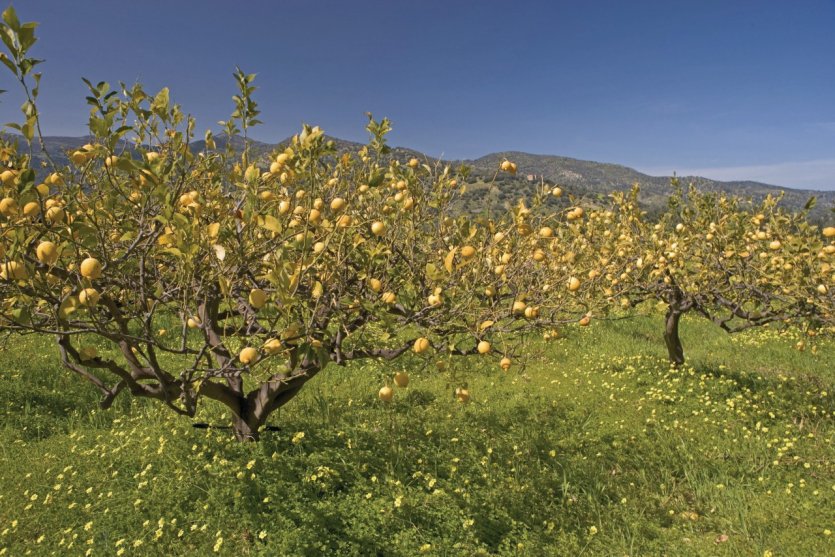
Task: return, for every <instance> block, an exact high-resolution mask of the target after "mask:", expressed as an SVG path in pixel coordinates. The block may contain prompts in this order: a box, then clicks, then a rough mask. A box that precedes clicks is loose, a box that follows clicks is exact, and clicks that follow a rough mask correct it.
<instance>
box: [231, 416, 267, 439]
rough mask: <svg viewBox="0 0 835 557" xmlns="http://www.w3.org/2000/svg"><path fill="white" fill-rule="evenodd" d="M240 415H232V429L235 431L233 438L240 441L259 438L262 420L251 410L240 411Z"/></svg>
mask: <svg viewBox="0 0 835 557" xmlns="http://www.w3.org/2000/svg"><path fill="white" fill-rule="evenodd" d="M242 414H244V415H243V416H241V415H237V414H235V415H233V416H232V431H233V432H234V433H235V439H237V440H238V441H241V442H246V441H249V442H252V441H258V440H259V439H260V438H261V431H260V429H261V426H262V425H263V422H261V421H260V420H258V419H257V418H256V417H255V416H254V415H253V414H252V412H242Z"/></svg>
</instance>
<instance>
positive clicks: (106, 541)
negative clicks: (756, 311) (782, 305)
mask: <svg viewBox="0 0 835 557" xmlns="http://www.w3.org/2000/svg"><path fill="white" fill-rule="evenodd" d="M660 328H661V321H660V318H646V317H641V318H636V319H632V320H622V321H612V322H597V323H595V324H594V325H593V326H592V327H589V328H588V329H583V330H578V329H572V330H570V331H567V336H566V338H562V339H560V340H558V341H556V342H552V343H549V344H548V345H547V347H546V345H544V344H543V347H544V348H545V352H544V354H543V355H542V356H541V357H540V356H537V357H536V358H532V361H531V362H530V363H529V365H528V366H527V367H526V369H524V370H517V371H516V372H511V373H507V374H505V373H502V372H501V371H499V370H498V365H497V363H496V361H493V360H487V359H484V358H481V359H479V358H475V359H469V360H465V361H462V362H461V364H460V365H459V366H458V368H459V369H457V370H456V373H457V374H459V375H460V376H461V377H462V378H465V379H466V381H467V382H468V383H469V389H470V392H471V394H472V397H473V400H472V402H471V403H470V404H468V405H462V404H458V403H456V402H455V401H454V400H453V397H452V390H453V388H454V386H455V383H454V382H453V381H451V380H450V377H449V376H448V375H439V374H437V373H435V372H433V371H432V370H433V369H434V367H433V366H427V365H425V364H426V363H427V362H426V361H424V360H420V359H418V358H417V357H412V358H410V359H409V360H408V361H403V362H397V363H396V364H395V365H396V367H388V368H386V367H385V366H383V365H379V364H377V363H368V364H364V365H361V366H360V365H355V366H352V367H349V368H345V369H341V368H336V367H334V368H330V369H328V370H327V372H325V373H323V374H322V375H320V376H319V377H317V378H316V379H315V380H314V381H312V382H311V384H310V385H309V386H308V387H307V388H306V389H305V391H304V392H303V393H302V395H300V397H299V398H298V399H296V400H294V401H293V402H292V403H291V404H290V405H288V406H287V407H286V408H285V409H283V410H282V411H281V413H280V414H278V415H276V416H275V418H274V419H273V420H272V425H275V426H278V427H280V428H281V429H280V431H277V432H266V433H264V439H263V441H262V442H261V443H259V444H238V443H235V442H233V441H232V440H231V439H230V436H229V433H228V432H227V431H223V430H208V431H205V430H194V429H192V427H191V421H190V420H188V419H186V418H181V417H177V416H174V415H172V414H170V412H168V411H167V410H165V409H164V408H162V407H161V406H160V405H157V404H154V403H151V402H148V401H141V400H139V401H132V400H130V399H128V398H124V399H120V400H119V401H117V403H116V404H115V405H114V407H113V408H112V409H110V410H108V411H101V410H98V409H96V396H95V392H94V391H93V390H91V389H90V388H88V387H87V386H86V385H84V384H82V383H81V382H79V381H78V380H77V379H76V378H75V377H74V376H72V375H71V374H70V372H68V371H64V370H63V369H61V368H60V367H59V365H58V364H57V352H56V350H55V349H54V348H53V347H51V346H50V345H49V344H48V343H46V342H45V341H42V340H38V339H35V338H33V337H25V338H21V339H17V340H14V341H12V342H11V343H9V344H8V345H7V346H5V348H4V349H3V351H2V352H0V358H2V359H0V362H2V369H0V470H2V473H0V554H2V555H11V556H17V555H27V554H31V555H84V554H85V553H86V552H88V550H89V551H90V554H96V555H113V554H124V555H165V556H169V555H205V554H213V552H214V551H217V553H218V554H222V555H324V554H328V555H336V554H346V555H355V554H357V555H368V554H371V555H374V554H379V555H414V554H420V553H421V552H425V554H428V555H466V556H470V555H482V554H483V555H487V554H499V555H618V556H620V555H688V556H689V555H757V556H763V555H767V554H769V553H768V552H771V554H772V555H775V556H778V555H826V554H835V536H833V535H830V534H828V532H829V531H835V448H834V447H835V427H833V418H835V402H833V400H835V366H833V362H835V345H833V343H832V342H831V341H818V342H817V343H816V344H817V346H816V350H817V353H816V354H813V353H812V352H811V350H810V349H807V350H806V351H804V352H799V351H797V350H796V349H794V345H795V343H796V341H797V340H798V338H799V333H797V332H783V333H781V332H778V331H776V330H773V329H762V330H759V331H754V332H750V333H746V334H745V335H743V336H736V337H730V336H727V335H725V334H724V333H722V332H720V331H718V329H716V328H715V327H713V326H712V325H710V324H709V323H707V322H703V321H700V320H685V321H684V323H683V340H684V343H685V349H686V350H687V355H688V358H689V364H688V366H687V367H685V368H684V369H681V370H671V369H670V368H669V366H668V365H667V364H666V362H665V360H664V353H663V343H661V342H660V332H661V329H660ZM403 366H408V367H409V369H410V370H411V375H412V383H411V385H410V387H409V388H408V389H406V390H398V392H397V393H396V396H395V401H394V402H393V403H392V404H390V405H384V404H382V403H380V402H379V401H378V400H377V399H376V391H377V389H378V388H379V386H380V385H381V384H382V381H383V376H384V375H385V374H390V373H393V371H395V370H397V369H402V367H403ZM458 380H461V379H456V381H458ZM200 419H201V420H208V421H210V422H212V423H222V422H223V419H224V418H223V416H222V414H221V413H220V412H219V409H217V408H213V407H207V409H206V410H205V412H204V413H203V414H202V415H201V416H200ZM301 433H303V434H304V435H303V436H302V435H301ZM725 536H727V538H725ZM723 540H726V541H723ZM120 551H123V553H118V552H120Z"/></svg>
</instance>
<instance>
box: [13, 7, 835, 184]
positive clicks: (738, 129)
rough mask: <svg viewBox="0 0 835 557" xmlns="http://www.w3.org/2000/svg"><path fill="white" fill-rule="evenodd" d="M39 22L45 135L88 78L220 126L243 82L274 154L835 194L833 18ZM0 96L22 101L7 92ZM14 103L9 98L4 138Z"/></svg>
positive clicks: (381, 15)
mask: <svg viewBox="0 0 835 557" xmlns="http://www.w3.org/2000/svg"><path fill="white" fill-rule="evenodd" d="M15 6H16V9H17V11H18V14H19V15H20V17H21V19H23V20H25V21H31V20H34V21H39V22H40V23H41V26H40V28H39V34H40V37H41V40H40V42H39V43H38V44H37V45H36V47H35V50H34V51H33V54H34V55H36V56H38V57H41V58H45V59H46V61H47V62H46V63H45V64H44V65H43V66H42V70H43V71H44V73H45V77H44V80H43V86H42V112H43V115H44V120H45V123H46V126H45V131H46V133H48V134H51V135H81V134H82V133H83V132H84V123H85V120H86V115H87V108H86V105H85V103H84V95H85V87H84V85H83V84H82V82H81V79H80V78H81V77H82V76H84V77H87V78H90V79H92V80H94V81H97V80H108V81H113V82H117V81H120V80H121V81H125V82H133V81H136V80H140V81H142V82H143V83H145V84H146V85H147V87H148V89H154V90H155V89H158V88H160V87H162V86H164V85H168V86H170V88H171V91H172V95H173V97H174V100H175V101H177V102H179V103H181V104H182V105H183V107H184V108H185V109H186V110H187V111H188V112H191V113H192V114H194V115H195V116H196V117H197V118H198V123H199V129H200V130H201V131H203V130H205V129H206V128H209V127H213V128H216V125H215V122H216V121H217V120H221V119H225V118H226V117H227V116H228V114H229V112H230V111H231V109H232V103H231V99H230V96H231V95H232V94H233V92H234V84H233V81H232V78H231V73H232V71H233V70H234V68H235V66H236V65H239V66H241V67H242V68H243V69H244V70H245V71H247V72H255V73H257V74H258V79H257V84H258V85H259V86H260V89H259V90H258V92H257V99H258V100H259V102H260V105H261V108H262V117H263V120H264V121H265V125H263V126H261V127H260V129H257V130H256V131H255V132H254V134H253V135H254V136H255V137H256V138H258V139H261V140H264V141H270V142H274V141H277V140H279V139H282V138H284V137H286V136H287V135H289V134H290V133H292V132H294V131H295V130H297V129H298V127H299V126H300V124H301V122H309V123H311V124H319V125H321V126H322V127H323V128H324V129H325V130H326V131H327V132H328V133H330V134H333V135H336V136H339V137H343V138H346V139H355V140H362V139H364V137H365V132H364V129H363V127H364V123H365V117H364V113H365V112H366V111H371V112H373V113H374V114H375V116H384V115H385V116H389V117H390V118H391V119H392V120H393V122H394V132H393V133H392V135H391V140H392V143H394V144H396V145H403V146H408V147H413V148H415V149H419V150H421V151H424V152H426V153H427V154H430V155H434V156H440V155H444V156H446V157H453V158H468V157H477V156H480V155H483V154H486V153H489V152H494V151H503V150H520V151H528V152H533V153H547V154H559V155H566V156H571V157H577V158H582V159H590V160H598V161H605V162H615V163H621V164H625V165H628V166H632V167H635V168H638V169H640V170H644V171H649V172H651V173H657V174H661V173H667V172H671V171H672V170H677V171H678V172H679V174H690V173H699V174H703V175H707V176H709V177H713V178H719V179H737V178H751V179H757V180H762V181H767V182H771V183H776V184H779V185H784V186H798V187H815V188H826V189H835V64H833V60H835V2H833V1H832V0H817V1H814V0H808V1H807V0H794V1H788V0H785V1H782V0H781V1H777V0H772V1H769V0H759V1H741V0H733V1H731V0H724V1H704V0H702V1H698V2H693V1H675V0H667V1H658V2H655V1H635V2H632V1H625V0H620V1H607V2H603V1H591V0H589V1H580V0H576V1H572V2H558V1H551V2H549V1H541V2H534V1H515V2H511V1H504V2H496V1H456V0H446V1H435V0H419V1H417V0H412V1H409V2H405V1H402V2H401V1H395V0H377V1H362V0H340V1H328V2H316V1H302V0H292V1H260V2H243V1H239V2H220V1H210V0H204V1H199V2H198V1H184V0H167V1H165V2H159V1H156V0H144V1H142V2H134V1H127V0H122V1H82V0H76V1H72V2H70V1H65V0H26V1H18V2H16V3H15ZM0 88H2V89H13V88H14V84H13V83H10V80H9V78H8V77H6V76H5V74H3V75H2V77H0ZM19 104H20V103H19V97H18V96H15V95H12V94H6V95H3V97H0V121H10V120H17V119H18V112H17V107H18V106H19Z"/></svg>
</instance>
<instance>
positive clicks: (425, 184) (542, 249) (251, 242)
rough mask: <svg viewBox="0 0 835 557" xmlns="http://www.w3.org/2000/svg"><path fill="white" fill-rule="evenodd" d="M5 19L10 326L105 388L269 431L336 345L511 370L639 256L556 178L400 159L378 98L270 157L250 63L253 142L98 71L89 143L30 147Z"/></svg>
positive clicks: (246, 126) (233, 126)
mask: <svg viewBox="0 0 835 557" xmlns="http://www.w3.org/2000/svg"><path fill="white" fill-rule="evenodd" d="M3 20H4V23H3V28H2V33H3V40H4V42H5V44H6V47H7V49H8V53H7V54H5V55H4V58H3V61H4V63H5V65H6V66H7V67H8V69H9V70H10V71H11V72H12V73H13V74H14V75H15V77H16V78H17V79H18V80H19V81H20V84H21V86H22V88H23V91H24V93H25V94H26V95H27V99H28V100H27V102H26V104H25V105H24V107H23V113H24V120H23V123H22V124H20V125H13V127H14V128H15V129H16V131H18V132H19V133H20V136H19V140H18V141H11V140H10V138H9V137H8V136H7V137H6V138H5V139H4V141H3V143H2V145H1V146H0V159H2V163H3V171H2V175H0V178H2V192H1V193H0V258H2V265H0V304H2V305H0V308H1V309H0V325H1V326H2V328H3V331H4V332H5V333H6V334H15V333H34V334H41V335H48V336H50V337H53V338H55V339H56V343H57V346H58V349H59V352H60V357H61V360H62V362H63V364H64V365H65V366H66V367H67V368H68V369H70V370H71V371H73V372H74V373H76V374H77V375H78V376H79V377H81V378H83V379H84V380H86V381H88V382H89V383H91V384H92V385H94V386H95V387H96V388H97V389H99V390H100V391H101V393H102V397H103V398H102V405H103V406H104V407H107V406H109V405H110V404H111V403H112V401H113V400H114V399H115V397H117V396H118V395H119V394H120V393H123V392H127V393H130V394H132V395H134V396H138V397H146V398H151V399H156V400H158V401H160V402H161V403H163V404H164V405H166V406H167V407H168V408H170V409H171V410H173V411H175V412H177V413H180V414H183V415H186V416H194V415H195V413H196V412H197V410H198V408H199V405H200V402H201V401H202V400H204V399H212V400H214V401H217V402H219V403H221V404H223V405H225V407H226V408H228V411H229V414H230V416H231V421H232V424H233V428H234V431H235V434H236V435H237V437H238V438H239V439H241V440H246V439H257V438H258V434H259V430H260V429H261V428H262V427H263V426H264V424H265V423H266V421H267V419H268V417H269V416H270V414H271V413H272V412H273V411H275V410H276V409H277V408H279V407H281V406H283V405H284V404H286V403H287V402H288V401H290V400H291V399H292V398H293V397H294V396H296V394H297V393H298V392H299V391H300V390H301V389H302V388H303V386H304V385H305V384H306V383H307V382H308V381H309V380H311V379H312V378H313V377H315V376H316V375H317V374H318V373H319V372H321V371H322V370H324V369H326V367H327V366H328V365H333V364H335V365H344V364H346V363H348V362H350V361H352V360H357V359H363V358H378V359H383V360H391V359H395V358H398V357H410V358H433V359H438V360H442V359H443V358H449V357H451V356H466V355H470V354H472V355H477V356H479V357H482V358H493V359H495V361H496V364H497V366H501V368H502V369H509V368H511V367H512V365H513V362H515V361H516V360H517V359H518V358H521V357H523V356H524V355H525V353H526V348H525V343H526V342H527V341H528V340H529V339H530V338H531V333H532V332H534V331H539V330H542V329H543V328H546V329H547V330H550V329H552V328H553V327H555V326H557V325H562V324H565V323H575V322H579V323H580V324H581V325H588V324H589V322H590V320H591V318H592V315H593V314H594V312H595V311H604V308H605V307H606V306H608V305H609V304H610V302H611V301H612V300H613V299H614V297H615V296H616V292H615V291H614V290H613V288H617V287H618V281H619V280H620V279H619V278H618V277H620V276H621V275H622V274H623V273H624V272H625V271H624V269H626V268H628V267H630V265H631V264H630V263H629V260H630V257H629V255H628V254H627V253H626V252H625V251H624V250H623V249H621V248H618V246H619V245H621V246H625V245H626V244H625V243H624V242H626V240H625V239H624V238H623V237H621V236H620V235H614V236H613V235H612V234H611V232H609V233H605V232H604V231H603V228H600V227H599V226H598V225H599V224H600V223H603V224H604V225H605V223H606V222H608V223H609V224H610V225H611V224H612V223H615V222H619V219H620V217H619V216H617V215H616V214H615V213H614V212H612V211H611V210H606V209H604V208H602V207H590V208H587V210H585V212H584V209H583V208H582V207H579V206H577V207H572V208H571V209H570V210H567V211H559V212H556V213H553V212H548V211H547V210H546V209H545V203H544V200H545V199H547V196H550V195H561V193H562V192H561V191H559V192H556V191H553V190H547V189H542V190H541V191H539V192H538V193H537V195H535V196H534V197H533V198H531V199H528V200H520V201H519V202H518V203H517V204H516V205H514V206H513V207H509V208H508V210H507V212H506V213H505V214H503V215H499V216H495V215H492V214H491V215H484V216H473V217H469V216H463V215H460V214H456V213H454V212H453V211H452V210H451V204H452V203H453V201H454V200H455V199H456V197H457V196H460V195H461V193H462V191H463V188H464V186H463V184H464V181H463V179H462V176H460V175H459V171H458V170H456V169H454V168H452V167H450V166H449V165H446V164H442V163H438V162H430V161H419V160H418V159H410V160H408V161H400V160H398V159H396V158H394V157H393V156H392V154H391V152H390V150H389V148H388V147H387V145H386V141H385V136H386V134H387V133H388V131H389V130H390V123H389V122H388V120H385V119H383V120H381V121H376V120H374V119H373V118H372V117H371V116H370V115H369V121H368V126H367V129H368V131H369V134H370V141H369V143H368V145H367V146H365V147H363V148H361V149H359V150H357V151H355V152H340V151H337V149H336V147H335V145H334V142H332V141H331V140H329V139H328V138H327V136H325V134H324V132H323V131H322V130H321V129H320V128H318V127H311V126H304V128H303V129H302V130H301V131H300V133H298V134H297V135H295V136H294V137H293V138H292V140H291V141H290V142H289V144H287V145H283V146H281V147H280V148H278V149H276V150H275V151H274V152H272V153H269V154H268V155H266V156H256V154H254V153H252V152H251V149H250V147H249V142H248V137H249V133H250V131H251V129H252V127H253V126H256V125H258V124H259V123H260V122H259V120H258V116H259V111H258V105H257V103H256V102H255V100H254V98H253V93H254V91H255V86H254V81H253V80H254V75H251V74H245V73H244V72H242V71H240V70H238V71H236V72H235V74H234V77H235V81H236V84H237V87H238V91H237V94H236V95H235V96H234V103H235V106H234V112H233V113H232V116H231V118H230V119H229V120H228V121H226V122H222V123H221V124H222V127H223V129H222V132H223V134H224V139H227V140H228V139H231V138H233V137H236V136H240V137H242V138H243V144H244V148H243V150H242V151H236V150H234V149H233V147H232V145H233V141H225V142H224V145H223V146H221V147H220V148H218V145H219V144H220V143H221V142H220V141H219V140H218V139H219V138H216V137H215V136H214V135H213V134H212V133H210V132H207V133H206V134H205V135H204V137H203V141H202V143H197V142H195V122H194V120H193V119H192V118H191V117H190V116H188V115H187V114H186V113H184V112H183V111H182V109H181V108H180V107H179V106H178V105H176V104H174V103H172V102H171V99H170V94H169V91H168V90H167V89H162V90H161V91H159V92H157V93H155V94H149V93H147V92H146V91H145V90H144V88H143V87H142V86H141V85H139V84H136V85H132V86H126V85H120V86H119V87H118V88H111V86H110V85H109V84H107V83H104V82H101V83H93V82H89V81H87V82H86V83H87V85H88V87H89V91H90V94H89V96H88V103H89V104H90V106H91V110H90V115H89V130H90V136H91V139H90V141H89V143H88V144H86V145H84V146H83V147H80V148H78V149H75V150H73V151H71V152H69V153H67V154H68V158H69V160H70V161H71V164H70V165H69V166H65V167H61V166H58V165H56V164H54V163H53V162H52V161H51V160H50V159H49V158H48V156H46V158H44V159H37V158H36V157H35V156H34V155H35V154H37V153H38V142H39V137H40V133H39V122H40V120H39V115H38V111H37V104H36V99H37V91H38V86H39V82H40V76H39V75H38V74H33V73H32V69H33V68H34V67H35V66H36V64H37V60H34V59H32V58H30V57H29V54H28V51H29V49H30V47H31V46H32V45H33V44H34V28H35V27H34V24H31V23H25V24H22V23H20V22H19V21H18V20H17V17H16V16H15V14H14V11H13V10H12V9H11V8H10V9H8V10H6V12H5V13H4V16H3ZM37 160H43V162H42V163H36V161H37ZM505 166H506V167H507V168H506V169H505V170H502V169H497V171H499V172H502V171H506V172H513V171H515V166H511V165H505ZM598 228H600V233H599V234H598V233H595V232H594V231H595V230H597V229H598ZM627 240H628V241H629V242H632V239H631V238H628V239H627ZM618 253H620V255H618ZM440 367H441V368H442V367H443V366H440ZM396 382H397V383H398V384H401V383H403V378H402V377H400V378H399V379H397V380H396ZM384 387H386V386H384ZM463 387H464V386H462V388H461V389H460V390H459V391H458V399H459V400H461V401H467V400H470V393H469V392H468V391H467V390H466V389H465V388H463ZM461 393H465V394H461ZM380 396H381V398H383V399H384V400H386V399H390V398H391V397H392V392H391V391H390V390H386V389H384V390H383V391H381V393H380Z"/></svg>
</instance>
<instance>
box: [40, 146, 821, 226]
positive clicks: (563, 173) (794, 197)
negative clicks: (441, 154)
mask: <svg viewBox="0 0 835 557" xmlns="http://www.w3.org/2000/svg"><path fill="white" fill-rule="evenodd" d="M329 139H332V140H333V141H334V142H335V143H336V146H337V149H338V150H339V151H356V150H357V149H359V148H360V147H361V146H362V144H360V143H356V142H352V141H346V140H343V139H339V138H336V137H329ZM90 140H91V138H90V137H88V136H82V137H54V136H50V137H46V138H45V144H46V149H47V152H48V153H49V154H50V156H51V157H52V158H53V160H54V161H55V162H56V163H57V164H59V165H65V164H69V161H68V158H67V155H66V153H67V151H69V150H72V149H75V148H78V147H79V146H81V145H83V144H85V143H88V142H90ZM215 141H216V143H217V146H218V148H223V147H224V146H225V145H226V141H227V139H226V137H225V136H222V135H221V136H217V137H216V138H215ZM232 143H233V147H234V148H235V149H236V150H240V149H242V148H243V139H242V138H241V137H238V136H236V137H233V138H232ZM287 143H288V139H285V140H283V141H281V142H279V143H277V144H270V143H265V142H261V141H255V140H251V143H250V145H251V148H252V151H253V153H254V154H255V155H256V156H259V157H260V156H264V155H267V154H268V153H269V152H271V151H273V150H274V149H276V148H277V147H278V146H279V145H286V144H287ZM204 148H205V142H204V141H203V140H198V141H195V142H193V143H192V149H193V150H194V151H195V152H197V151H200V150H202V149H204ZM392 156H394V157H396V158H399V159H407V158H410V157H413V156H416V157H419V158H421V159H429V158H428V157H426V156H425V155H422V154H421V153H420V152H418V151H415V150H413V149H409V148H405V147H394V148H393V149H392ZM505 158H507V159H510V160H513V161H514V162H516V164H517V165H518V167H519V172H518V174H517V176H509V175H506V174H500V175H498V176H496V169H497V168H498V167H499V164H500V163H501V161H503V160H504V159H505ZM36 159H39V160H44V157H42V156H40V155H37V154H36ZM429 160H432V159H429ZM450 162H451V163H453V164H456V165H458V164H461V165H466V166H468V167H470V168H471V170H472V174H471V182H472V183H471V186H470V190H469V192H468V194H467V197H466V203H467V206H466V207H465V208H466V209H468V210H471V211H479V210H481V209H483V208H484V207H485V206H486V205H487V204H490V203H493V204H496V203H499V204H501V203H505V202H509V201H512V200H513V199H515V198H516V197H517V196H519V195H522V194H525V193H530V192H532V191H533V189H534V187H535V184H537V183H539V182H540V181H542V180H544V181H545V182H547V183H550V184H559V185H561V186H564V187H565V188H566V190H567V191H568V192H570V193H572V194H574V195H578V196H583V197H597V196H600V195H606V194H608V193H609V192H611V191H613V190H625V189H628V188H629V187H631V186H632V184H635V183H638V184H640V186H641V202H642V203H643V204H644V206H645V208H646V209H647V210H648V211H649V212H651V213H657V212H660V211H662V210H663V209H664V207H665V206H666V199H667V196H668V195H669V191H670V177H669V176H649V175H647V174H643V173H641V172H638V171H637V170H635V169H633V168H629V167H626V166H622V165H617V164H610V163H601V162H594V161H586V160H579V159H573V158H569V157H560V156H556V155H535V154H531V153H522V152H518V151H506V152H499V153H491V154H489V155H485V156H483V157H480V158H478V159H475V160H462V161H450ZM680 178H681V180H682V182H683V183H684V184H689V183H694V184H695V185H696V186H698V187H699V188H701V189H703V190H708V191H724V192H728V193H732V194H735V195H740V196H743V197H752V198H755V199H760V198H762V197H764V196H766V195H768V194H774V195H776V194H779V193H780V192H784V203H785V205H786V206H787V207H789V208H792V209H800V208H801V207H803V206H804V205H805V204H806V202H807V201H808V200H809V198H810V197H812V196H815V197H816V198H817V205H816V207H815V208H814V209H813V210H812V212H811V214H810V217H811V219H812V220H814V221H818V222H824V221H828V222H831V221H832V219H833V215H832V210H833V207H835V191H813V190H802V189H791V188H782V187H779V186H773V185H769V184H763V183H760V182H753V181H736V182H721V181H717V180H711V179H708V178H704V177H701V176H682V177H680Z"/></svg>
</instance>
